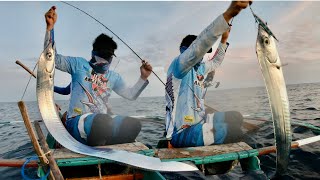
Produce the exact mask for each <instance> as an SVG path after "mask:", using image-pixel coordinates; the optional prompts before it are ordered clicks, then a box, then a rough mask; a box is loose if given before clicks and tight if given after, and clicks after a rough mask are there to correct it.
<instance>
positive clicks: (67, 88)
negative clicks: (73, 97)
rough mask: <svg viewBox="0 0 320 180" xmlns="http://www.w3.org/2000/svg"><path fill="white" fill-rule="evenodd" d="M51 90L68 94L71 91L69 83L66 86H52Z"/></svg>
mask: <svg viewBox="0 0 320 180" xmlns="http://www.w3.org/2000/svg"><path fill="white" fill-rule="evenodd" d="M53 91H54V92H55V93H58V94H61V95H69V94H70V92H71V83H70V84H69V85H68V86H67V87H58V86H54V88H53Z"/></svg>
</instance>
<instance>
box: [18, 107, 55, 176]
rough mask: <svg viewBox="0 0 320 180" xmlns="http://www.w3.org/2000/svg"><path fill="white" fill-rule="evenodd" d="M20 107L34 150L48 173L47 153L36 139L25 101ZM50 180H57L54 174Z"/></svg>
mask: <svg viewBox="0 0 320 180" xmlns="http://www.w3.org/2000/svg"><path fill="white" fill-rule="evenodd" d="M18 106H19V109H20V112H21V116H22V119H23V121H24V124H25V126H26V129H27V132H28V135H29V137H30V139H31V142H32V145H33V148H34V150H35V152H36V154H37V155H38V157H39V159H40V163H41V164H42V165H43V167H44V169H45V171H46V170H47V165H48V164H49V161H48V159H47V157H46V155H45V153H44V152H43V151H42V149H41V146H40V144H39V142H38V140H37V138H36V134H35V133H34V130H33V128H32V125H31V122H30V118H29V115H28V111H27V107H26V106H25V104H24V102H23V101H19V102H18ZM49 179H55V178H54V177H53V175H52V173H50V175H49Z"/></svg>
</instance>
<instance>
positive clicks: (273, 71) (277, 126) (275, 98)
mask: <svg viewBox="0 0 320 180" xmlns="http://www.w3.org/2000/svg"><path fill="white" fill-rule="evenodd" d="M256 53H257V57H258V61H259V64H260V68H261V71H262V74H263V78H264V82H265V85H266V88H267V92H268V97H269V103H270V106H271V112H272V120H273V126H274V134H275V140H276V147H277V171H276V175H282V174H285V172H286V170H287V166H288V161H289V154H290V146H291V140H292V137H291V124H290V111H289V100H288V95H287V89H286V84H285V81H284V78H283V73H282V64H281V61H280V58H279V55H278V51H277V47H276V43H275V39H274V37H273V36H272V35H270V34H269V33H268V32H267V31H266V30H265V27H264V28H263V27H262V26H261V24H259V28H258V37H257V42H256Z"/></svg>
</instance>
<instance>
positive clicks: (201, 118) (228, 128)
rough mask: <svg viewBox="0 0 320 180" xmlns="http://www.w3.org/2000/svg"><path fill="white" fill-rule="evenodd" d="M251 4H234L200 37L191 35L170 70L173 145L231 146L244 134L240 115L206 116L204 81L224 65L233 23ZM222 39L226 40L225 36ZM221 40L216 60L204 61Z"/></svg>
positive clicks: (168, 122)
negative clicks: (224, 144)
mask: <svg viewBox="0 0 320 180" xmlns="http://www.w3.org/2000/svg"><path fill="white" fill-rule="evenodd" d="M249 3H251V2H249V1H233V2H231V5H230V6H229V8H228V9H227V10H226V11H225V12H224V13H223V14H221V15H220V16H219V17H217V18H216V19H215V20H214V21H213V22H212V23H211V24H210V25H209V26H208V27H207V28H205V29H204V30H203V31H202V32H201V33H200V34H199V35H198V36H195V35H187V36H186V37H185V38H184V39H183V40H182V42H181V45H180V55H179V56H178V57H176V58H175V59H174V60H173V61H172V63H171V65H170V66H169V68H168V72H167V83H166V95H165V96H166V97H165V98H166V102H167V104H166V138H167V139H168V141H169V146H173V147H177V148H178V147H192V146H207V145H212V144H222V143H230V142H234V141H237V140H239V138H240V137H241V135H242V131H241V126H242V122H243V117H242V115H241V114H240V113H239V112H236V111H228V112H214V113H211V114H209V113H206V110H205V105H204V94H205V91H204V79H205V77H206V76H207V74H208V73H209V72H212V71H214V70H215V69H216V68H217V67H219V66H220V64H221V63H222V61H223V59H224V56H225V53H226V50H227V46H228V45H227V39H228V36H229V31H230V25H229V22H230V20H231V19H232V18H233V17H235V16H236V15H237V14H238V13H239V12H240V11H241V10H242V9H245V8H246V7H247V6H248V4H249ZM221 36H222V37H221ZM220 37H221V42H220V44H219V46H218V49H217V51H216V52H215V55H214V57H213V58H212V59H211V60H209V61H203V56H204V55H205V54H206V53H207V52H211V47H212V45H213V44H214V43H215V42H216V41H217V40H218V39H219V38H220Z"/></svg>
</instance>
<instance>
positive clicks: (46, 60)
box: [37, 44, 198, 171]
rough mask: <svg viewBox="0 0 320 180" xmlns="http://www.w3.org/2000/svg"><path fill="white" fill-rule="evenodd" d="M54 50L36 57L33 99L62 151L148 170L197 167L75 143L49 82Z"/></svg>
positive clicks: (48, 49) (52, 73)
mask: <svg viewBox="0 0 320 180" xmlns="http://www.w3.org/2000/svg"><path fill="white" fill-rule="evenodd" d="M54 58H55V51H54V49H53V48H52V45H51V44H49V45H48V46H47V48H46V49H45V50H44V51H43V53H42V54H41V56H40V59H39V62H38V63H39V64H38V72H37V99H38V106H39V109H40V114H41V116H42V119H43V121H44V123H45V125H46V127H47V129H48V131H49V132H50V133H51V134H52V136H53V137H54V138H55V139H56V140H57V141H58V142H59V143H60V144H61V145H63V146H64V147H65V148H68V149H70V150H71V151H74V152H76V153H80V154H85V155H89V156H95V157H100V158H105V159H109V160H113V161H116V162H119V163H123V164H126V165H129V166H133V167H137V168H141V169H145V170H152V171H195V170H198V169H197V168H195V167H193V166H191V165H188V164H185V163H181V162H161V161H160V159H159V158H154V157H149V156H144V155H141V154H137V153H132V152H128V151H123V150H114V149H110V148H104V149H103V150H102V149H98V148H94V147H90V146H87V145H84V144H82V143H80V142H78V141H77V140H76V139H74V138H73V137H72V136H71V135H70V134H69V133H68V131H67V130H66V129H65V127H64V126H63V124H62V122H61V120H60V117H59V116H58V113H57V111H56V108H55V102H54V98H53V79H54V72H55V61H54Z"/></svg>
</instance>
